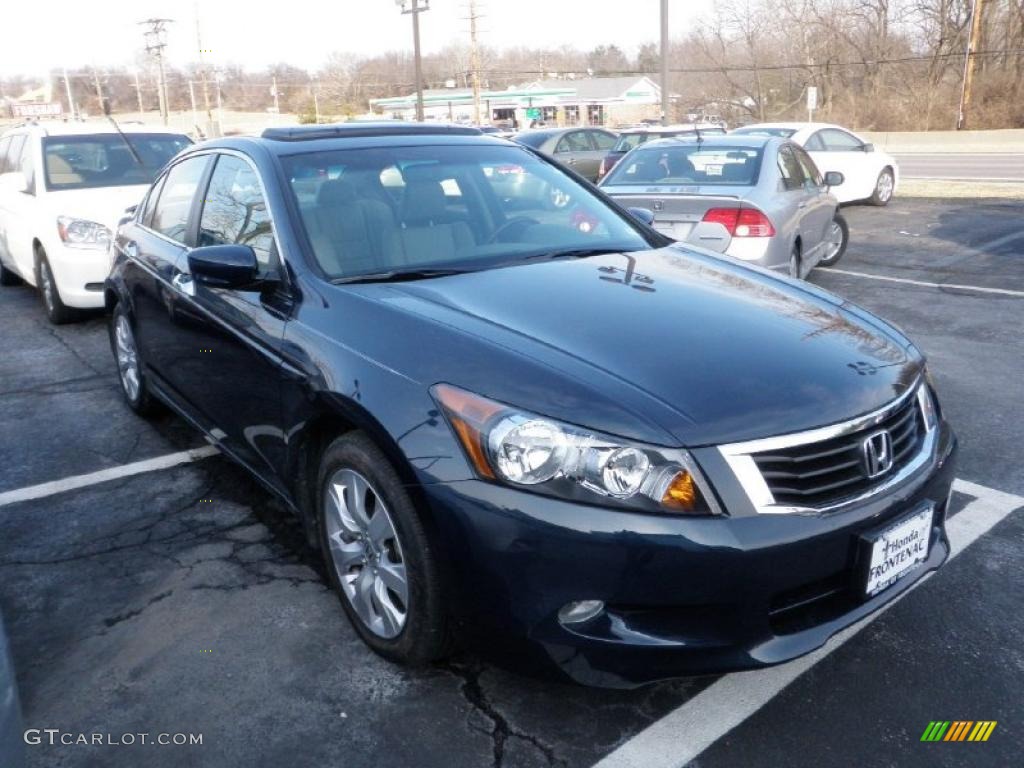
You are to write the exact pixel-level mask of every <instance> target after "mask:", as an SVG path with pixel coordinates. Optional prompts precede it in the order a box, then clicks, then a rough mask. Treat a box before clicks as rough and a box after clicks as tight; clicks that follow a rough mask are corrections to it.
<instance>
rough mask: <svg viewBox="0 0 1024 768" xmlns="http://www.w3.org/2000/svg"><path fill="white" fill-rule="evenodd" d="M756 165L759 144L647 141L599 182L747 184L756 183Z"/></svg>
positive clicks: (759, 152)
mask: <svg viewBox="0 0 1024 768" xmlns="http://www.w3.org/2000/svg"><path fill="white" fill-rule="evenodd" d="M760 167H761V148H760V147H736V146H728V145H717V144H716V145H711V144H708V143H697V142H681V143H679V144H677V145H660V146H652V145H648V146H645V147H642V148H641V149H638V150H636V151H635V152H632V153H630V154H629V155H627V156H626V157H625V158H623V160H622V162H620V163H619V164H618V165H616V166H615V168H614V169H613V170H612V172H611V173H610V174H609V175H608V176H607V177H606V178H605V180H604V182H602V184H601V186H602V187H613V186H615V185H617V184H643V185H645V186H650V185H655V184H658V185H660V184H665V185H679V184H693V185H700V186H706V185H707V186H741V187H749V186H752V185H754V184H756V183H757V175H758V171H759V170H760Z"/></svg>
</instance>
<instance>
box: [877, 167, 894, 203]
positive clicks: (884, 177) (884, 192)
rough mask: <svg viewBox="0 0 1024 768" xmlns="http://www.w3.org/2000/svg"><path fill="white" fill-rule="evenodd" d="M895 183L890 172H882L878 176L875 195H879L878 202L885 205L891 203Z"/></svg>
mask: <svg viewBox="0 0 1024 768" xmlns="http://www.w3.org/2000/svg"><path fill="white" fill-rule="evenodd" d="M893 186H894V182H893V178H892V173H890V172H889V171H882V172H881V173H880V174H878V182H877V184H875V193H876V194H877V195H878V200H879V201H880V202H883V203H887V202H889V200H890V198H892V190H893Z"/></svg>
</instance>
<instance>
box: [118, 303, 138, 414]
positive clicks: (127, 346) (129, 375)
mask: <svg viewBox="0 0 1024 768" xmlns="http://www.w3.org/2000/svg"><path fill="white" fill-rule="evenodd" d="M114 347H115V350H114V351H115V353H116V355H117V370H118V373H119V374H120V376H121V386H123V387H124V393H125V394H126V395H127V396H128V399H129V400H130V401H132V402H133V403H134V402H135V401H136V400H137V399H138V397H139V385H140V378H139V355H138V352H137V351H136V349H135V336H134V334H133V333H132V328H131V325H129V323H128V318H127V317H125V316H124V315H123V314H119V315H118V316H117V320H116V321H115V323H114Z"/></svg>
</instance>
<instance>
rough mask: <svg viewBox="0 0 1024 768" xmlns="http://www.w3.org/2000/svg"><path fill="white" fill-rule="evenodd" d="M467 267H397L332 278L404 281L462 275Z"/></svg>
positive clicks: (337, 282)
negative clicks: (385, 270)
mask: <svg viewBox="0 0 1024 768" xmlns="http://www.w3.org/2000/svg"><path fill="white" fill-rule="evenodd" d="M469 271H470V270H467V269H395V270H391V271H389V272H371V273H369V274H366V275H352V276H351V277H336V278H335V279H333V280H331V282H332V283H333V284H334V285H350V284H352V283H402V282H406V281H408V280H428V279H430V278H432V277H445V276H447V275H462V274H465V273H466V272H469Z"/></svg>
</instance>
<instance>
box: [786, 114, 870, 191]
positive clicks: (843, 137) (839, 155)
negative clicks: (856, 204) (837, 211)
mask: <svg viewBox="0 0 1024 768" xmlns="http://www.w3.org/2000/svg"><path fill="white" fill-rule="evenodd" d="M804 149H806V150H807V151H808V152H809V153H810V155H811V158H812V159H813V160H814V163H815V165H817V166H818V169H819V170H820V171H821V172H822V173H823V174H824V173H828V172H829V171H839V173H841V174H843V176H844V177H845V181H844V182H843V186H842V189H841V190H837V192H839V193H840V194H839V199H840V200H860V199H862V198H865V197H870V196H871V193H872V192H873V191H874V189H875V180H876V178H877V175H878V172H877V170H875V169H874V167H873V165H872V163H870V162H869V158H868V155H867V154H866V153H865V151H864V142H862V141H861V140H860V139H858V138H857V137H856V136H854V135H853V134H852V133H847V132H846V131H843V130H841V129H839V128H822V129H821V130H820V131H818V132H817V133H815V134H814V135H813V136H811V138H810V139H808V140H807V143H806V145H805V146H804Z"/></svg>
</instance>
